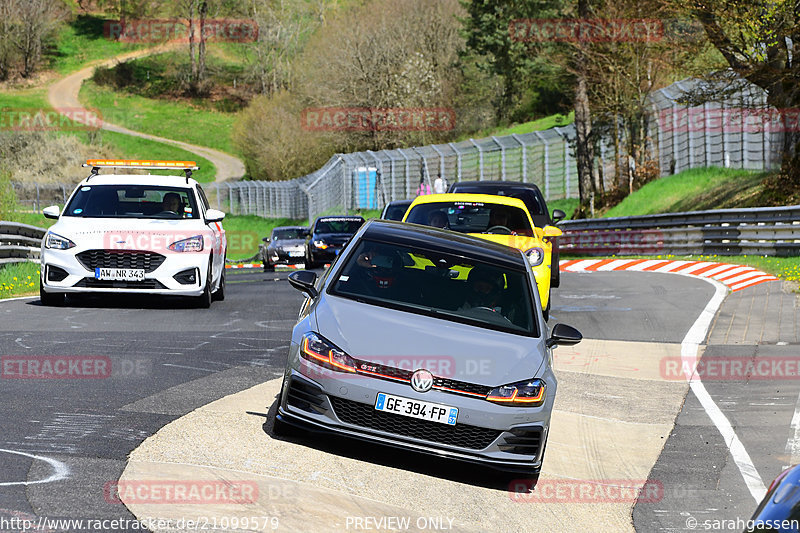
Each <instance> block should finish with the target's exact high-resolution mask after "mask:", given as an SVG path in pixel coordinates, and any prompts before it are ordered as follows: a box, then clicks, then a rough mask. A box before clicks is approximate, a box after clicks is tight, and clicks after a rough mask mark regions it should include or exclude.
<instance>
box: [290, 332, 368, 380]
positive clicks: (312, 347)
mask: <svg viewBox="0 0 800 533" xmlns="http://www.w3.org/2000/svg"><path fill="white" fill-rule="evenodd" d="M300 356H301V357H302V358H303V359H307V360H308V361H312V362H314V363H316V364H318V365H320V366H324V367H325V368H330V369H331V370H337V371H339V372H355V371H356V362H355V360H354V359H353V358H352V357H350V356H349V355H347V354H346V353H344V352H343V351H342V350H340V349H339V348H337V347H336V346H334V345H333V344H331V343H330V342H328V341H326V340H325V339H323V338H322V337H320V336H319V335H317V334H316V333H306V334H305V335H303V340H302V341H301V342H300Z"/></svg>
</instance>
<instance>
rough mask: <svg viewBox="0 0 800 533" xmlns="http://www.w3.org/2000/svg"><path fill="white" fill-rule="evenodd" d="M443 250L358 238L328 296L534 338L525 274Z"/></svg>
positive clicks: (528, 286)
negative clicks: (356, 245)
mask: <svg viewBox="0 0 800 533" xmlns="http://www.w3.org/2000/svg"><path fill="white" fill-rule="evenodd" d="M520 267H521V268H520V270H519V271H517V270H510V269H508V268H506V267H500V266H496V265H490V264H485V263H481V262H477V261H474V260H470V259H465V258H463V257H459V256H457V255H452V254H449V253H444V252H430V251H425V250H418V249H412V248H407V247H404V246H400V245H395V244H386V243H379V242H374V241H369V240H363V241H361V242H360V243H359V245H358V247H357V248H356V250H355V251H354V252H353V253H351V254H350V255H348V257H347V262H346V263H345V264H344V265H343V266H342V268H341V270H340V271H339V273H338V275H337V278H336V279H335V280H334V281H333V283H332V284H331V289H330V290H329V291H328V292H329V293H330V294H334V295H337V296H344V297H347V298H352V299H355V300H359V301H363V302H366V303H370V304H374V305H380V306H384V307H392V308H395V309H399V310H402V311H407V312H409V313H416V314H421V315H428V316H433V317H436V318H441V319H444V320H451V321H454V322H463V323H467V324H470V325H474V326H478V327H484V328H489V329H497V330H501V331H508V332H512V333H518V334H522V335H532V336H538V335H539V332H538V331H539V328H538V327H537V324H536V321H535V318H534V317H535V315H534V313H533V302H534V300H533V296H532V292H531V286H530V284H529V279H528V273H527V271H526V270H524V269H523V268H522V265H520Z"/></svg>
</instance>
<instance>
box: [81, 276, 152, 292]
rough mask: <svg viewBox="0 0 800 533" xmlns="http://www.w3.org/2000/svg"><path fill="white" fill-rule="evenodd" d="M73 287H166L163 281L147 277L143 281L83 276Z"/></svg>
mask: <svg viewBox="0 0 800 533" xmlns="http://www.w3.org/2000/svg"><path fill="white" fill-rule="evenodd" d="M73 287H85V288H88V289H143V290H146V289H166V288H167V287H165V286H164V284H163V283H161V282H160V281H158V280H156V279H146V280H143V281H123V280H110V279H95V278H83V279H82V280H80V281H79V282H78V283H76V284H75V285H73Z"/></svg>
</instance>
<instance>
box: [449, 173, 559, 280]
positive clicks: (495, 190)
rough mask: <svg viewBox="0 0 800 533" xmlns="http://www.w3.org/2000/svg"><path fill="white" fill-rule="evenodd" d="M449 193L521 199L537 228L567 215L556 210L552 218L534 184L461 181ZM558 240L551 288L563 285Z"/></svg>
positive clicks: (555, 248) (452, 186) (554, 251)
mask: <svg viewBox="0 0 800 533" xmlns="http://www.w3.org/2000/svg"><path fill="white" fill-rule="evenodd" d="M447 192H453V193H455V192H457V193H470V194H495V195H498V196H509V197H511V198H519V199H520V200H522V201H523V202H524V203H525V207H527V208H528V212H529V213H530V214H531V217H532V218H533V223H534V224H536V226H537V227H539V228H543V227H545V226H555V225H556V224H558V223H559V221H561V220H563V219H564V218H565V217H566V216H567V215H566V213H564V211H562V210H561V209H554V210H553V214H552V216H551V215H550V211H549V210H548V209H547V202H545V200H544V196H543V195H542V191H540V190H539V187H537V186H536V185H534V184H532V183H522V182H519V181H459V182H456V183H453V184H452V185H450V188H448V189H447ZM558 259H559V253H558V239H557V238H556V239H553V262H552V265H553V269H552V271H551V273H550V286H551V287H558V286H559V285H560V284H561V272H560V270H559V269H558Z"/></svg>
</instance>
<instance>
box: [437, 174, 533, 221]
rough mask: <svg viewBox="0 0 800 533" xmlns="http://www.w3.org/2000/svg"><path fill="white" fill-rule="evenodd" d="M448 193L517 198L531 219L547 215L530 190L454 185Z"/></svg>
mask: <svg viewBox="0 0 800 533" xmlns="http://www.w3.org/2000/svg"><path fill="white" fill-rule="evenodd" d="M448 192H457V193H471V194H496V195H498V196H508V197H509V198H519V199H520V200H522V201H523V202H525V207H527V208H528V212H530V214H531V216H532V217H534V218H536V217H537V216H538V215H547V209H545V207H544V204H543V203H542V200H540V198H539V196H537V194H536V193H535V192H533V191H532V190H530V189H523V188H516V187H503V188H492V187H484V186H481V185H462V184H460V183H456V184H455V185H454V186H453V187H452V189H451V190H450V191H448Z"/></svg>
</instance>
